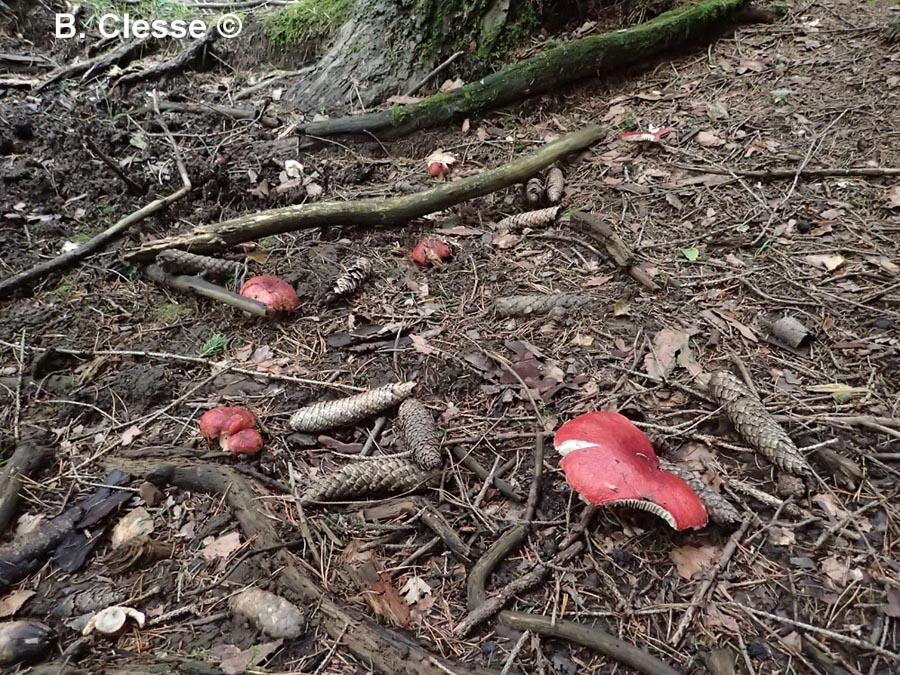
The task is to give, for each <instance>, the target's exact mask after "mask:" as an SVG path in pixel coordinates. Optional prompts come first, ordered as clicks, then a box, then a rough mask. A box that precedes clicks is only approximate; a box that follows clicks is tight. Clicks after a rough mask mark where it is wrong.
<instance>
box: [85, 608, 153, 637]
mask: <svg viewBox="0 0 900 675" xmlns="http://www.w3.org/2000/svg"><path fill="white" fill-rule="evenodd" d="M129 618H131V619H133V620H134V622H135V623H136V624H137V625H138V627H140V628H143V627H144V622H145V618H144V614H143V612H139V611H138V610H136V609H134V608H133V607H121V606H118V605H114V606H112V607H107V608H106V609H101V610H100V611H99V612H97V613H96V614H94V616H92V617H91V618H90V620H89V621H88V622H87V625H86V626H85V627H84V628H83V629H82V631H81V634H82V635H90V634H91V633H93V632H94V631H97V632H98V633H103V634H104V635H115V634H116V633H118V632H119V631H120V630H122V629H123V628H124V627H125V622H126V621H128V619H129Z"/></svg>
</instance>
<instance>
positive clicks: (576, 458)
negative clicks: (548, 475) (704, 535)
mask: <svg viewBox="0 0 900 675" xmlns="http://www.w3.org/2000/svg"><path fill="white" fill-rule="evenodd" d="M553 445H554V447H555V448H556V449H557V451H558V452H559V453H560V454H561V455H563V458H562V461H561V462H560V465H561V466H562V468H563V471H565V474H566V480H567V481H568V482H569V485H571V486H572V488H573V489H574V490H575V491H576V492H577V493H578V494H579V495H581V496H582V498H584V499H585V500H586V501H587V502H588V503H589V504H597V505H599V504H620V505H623V506H631V507H634V508H638V509H642V510H644V511H650V512H651V513H653V514H656V515H657V516H659V517H660V518H662V519H663V520H665V521H666V522H667V523H668V524H669V525H670V526H672V527H673V528H675V529H676V530H684V529H687V528H698V527H703V526H704V525H706V521H707V513H706V507H705V506H704V505H703V502H702V501H700V498H699V497H698V496H697V495H696V493H695V492H694V491H693V490H692V489H691V488H690V487H689V486H688V484H687V483H685V482H684V481H683V480H682V479H681V478H679V477H678V476H676V475H674V474H671V473H669V472H668V471H663V470H662V469H660V468H659V459H658V458H657V457H656V453H655V452H654V451H653V446H652V445H651V443H650V439H649V438H647V436H646V435H645V434H644V432H642V431H641V430H640V429H638V428H637V427H636V426H634V424H632V423H631V422H630V421H629V420H628V418H626V417H623V416H622V415H620V414H618V413H610V412H592V413H587V414H585V415H580V416H578V417H576V418H575V419H573V420H571V421H569V422H566V423H565V424H563V425H562V426H561V427H560V428H559V430H558V431H557V432H556V436H555V437H554V439H553Z"/></svg>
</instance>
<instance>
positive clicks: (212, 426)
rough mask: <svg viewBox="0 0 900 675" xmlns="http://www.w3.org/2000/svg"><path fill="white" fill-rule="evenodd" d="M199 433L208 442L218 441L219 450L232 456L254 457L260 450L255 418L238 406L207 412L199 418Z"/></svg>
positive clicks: (259, 437) (260, 441)
mask: <svg viewBox="0 0 900 675" xmlns="http://www.w3.org/2000/svg"><path fill="white" fill-rule="evenodd" d="M200 433H201V434H202V435H203V437H204V438H208V439H210V440H215V439H219V445H220V446H221V448H222V449H223V450H226V451H227V452H231V453H234V454H239V455H255V454H256V453H257V452H259V451H260V449H261V448H262V443H263V441H262V436H260V435H259V432H258V431H256V417H255V416H254V415H253V413H252V412H250V411H249V410H247V409H246V408H241V407H240V406H233V407H220V408H213V409H212V410H207V411H206V412H205V413H203V416H202V417H201V418H200Z"/></svg>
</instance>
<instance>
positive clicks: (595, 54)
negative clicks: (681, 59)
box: [302, 0, 744, 141]
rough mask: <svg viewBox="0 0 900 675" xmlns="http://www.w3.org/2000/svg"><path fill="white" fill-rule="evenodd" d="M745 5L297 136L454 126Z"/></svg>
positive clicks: (674, 39) (691, 16) (679, 15)
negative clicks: (450, 124) (453, 124)
mask: <svg viewBox="0 0 900 675" xmlns="http://www.w3.org/2000/svg"><path fill="white" fill-rule="evenodd" d="M743 4H744V0H703V1H702V2H697V3H686V4H682V5H679V6H677V7H676V8H674V9H672V10H670V11H668V12H664V13H663V14H660V15H659V16H657V17H656V18H654V19H652V20H651V21H648V22H646V23H642V24H639V25H637V26H633V27H631V28H627V29H625V30H619V31H613V32H610V33H604V34H602V35H591V36H588V37H584V38H581V39H579V40H573V41H572V42H570V43H567V44H564V45H562V46H560V47H556V48H554V49H548V50H547V51H545V52H542V53H540V54H537V55H536V56H533V57H531V58H528V59H525V60H523V61H519V62H518V63H514V64H512V65H509V66H507V67H506V68H503V69H502V70H500V71H498V72H496V73H493V74H491V75H488V76H487V77H484V78H482V79H480V80H477V81H475V82H471V83H469V84H466V85H464V86H462V87H459V88H457V89H453V90H451V91H448V92H442V93H438V94H435V95H434V96H431V97H430V98H427V99H425V100H424V101H421V102H419V103H414V104H411V105H405V106H397V107H394V108H390V109H388V110H384V111H382V112H377V113H371V114H367V115H357V116H352V117H343V118H340V119H336V120H327V121H323V122H312V123H310V124H307V125H306V126H305V127H303V128H302V132H303V133H304V134H306V135H308V136H318V137H322V136H325V137H327V136H351V137H352V136H357V137H360V138H363V139H371V136H372V135H375V136H377V137H379V138H396V137H398V136H403V135H406V134H409V133H411V132H413V131H418V130H419V129H425V128H428V127H437V126H442V125H444V124H448V123H449V122H452V121H453V120H455V119H458V118H462V117H467V116H470V115H473V114H475V113H479V112H481V111H484V110H488V109H491V108H497V107H500V106H503V105H507V104H509V103H513V102H515V101H519V100H521V99H524V98H526V97H529V96H535V95H537V94H542V93H544V92H547V91H551V90H555V89H558V88H559V87H561V86H562V85H564V84H567V83H569V82H574V81H576V80H580V79H583V78H585V77H593V76H596V75H597V74H599V73H601V72H616V71H619V70H621V69H622V68H623V67H626V66H629V65H632V64H634V63H637V62H638V61H644V60H646V59H649V58H652V57H653V56H655V55H657V54H659V53H660V52H662V51H664V50H666V49H669V48H671V47H674V46H676V45H681V44H684V43H686V42H689V41H690V40H694V39H697V38H698V37H701V36H703V35H705V34H707V33H709V32H710V31H712V30H713V29H714V28H716V27H717V26H719V25H721V24H722V23H723V22H724V21H726V20H727V19H729V18H730V17H731V15H732V14H733V13H734V12H735V11H736V10H737V9H739V8H740V7H741V5H743ZM309 140H310V141H313V139H309Z"/></svg>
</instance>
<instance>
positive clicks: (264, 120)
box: [129, 101, 281, 129]
mask: <svg viewBox="0 0 900 675" xmlns="http://www.w3.org/2000/svg"><path fill="white" fill-rule="evenodd" d="M159 109H160V110H162V111H163V112H179V113H190V114H194V115H202V114H204V113H215V114H216V115H222V116H223V117H229V118H231V119H233V120H249V121H251V122H259V123H260V124H261V125H263V126H264V127H266V128H267V129H275V128H277V127H280V126H281V121H280V120H279V119H278V118H277V117H271V116H269V115H264V114H262V113H259V112H257V111H256V110H253V109H252V108H232V107H230V106H225V105H216V104H213V103H180V102H176V101H160V103H159ZM150 110H152V108H150V107H144V108H138V109H137V110H135V111H133V112H131V113H129V114H130V115H132V116H137V115H142V114H144V113H146V112H149V111H150Z"/></svg>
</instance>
